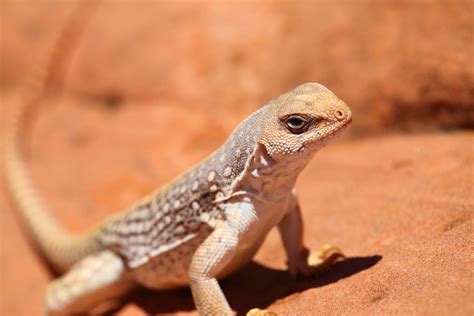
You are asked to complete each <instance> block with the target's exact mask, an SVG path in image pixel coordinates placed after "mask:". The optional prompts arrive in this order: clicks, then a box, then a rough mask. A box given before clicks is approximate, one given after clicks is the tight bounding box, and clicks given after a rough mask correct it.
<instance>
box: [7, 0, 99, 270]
mask: <svg viewBox="0 0 474 316" xmlns="http://www.w3.org/2000/svg"><path fill="white" fill-rule="evenodd" d="M95 4H96V2H94V3H91V2H90V1H85V2H82V1H81V2H79V4H78V5H77V6H76V7H75V8H74V9H73V11H72V13H71V14H70V16H69V17H68V19H67V21H66V23H65V25H64V27H63V28H62V29H61V30H59V31H58V32H57V34H56V38H55V42H54V43H55V44H54V45H52V47H51V50H50V51H49V52H48V53H47V54H45V60H44V62H43V63H38V64H39V67H38V69H36V71H34V72H33V76H32V78H31V81H30V82H28V83H27V84H26V86H25V90H24V93H22V94H21V102H17V103H16V104H15V106H14V107H13V106H11V107H10V110H11V111H10V112H11V113H9V115H8V116H7V117H6V118H5V131H4V136H5V139H4V142H3V145H4V148H3V154H4V155H3V156H4V157H3V158H4V159H3V163H4V177H5V183H6V186H7V189H8V191H9V193H10V195H11V198H12V201H13V203H14V206H15V209H16V210H17V213H18V215H19V217H20V219H21V220H22V222H23V223H24V225H25V228H26V231H27V232H28V234H29V237H30V239H31V240H32V242H33V243H34V244H35V246H37V247H38V248H39V250H40V252H41V254H42V255H44V257H45V258H46V259H47V260H48V261H49V262H50V264H51V265H52V267H53V268H54V269H55V270H56V271H57V272H63V271H65V270H67V269H68V268H69V267H70V266H71V265H72V264H73V263H74V262H76V261H78V260H79V259H81V258H83V257H85V256H86V255H88V254H90V253H92V252H95V251H97V250H99V249H102V248H103V246H102V244H101V243H100V241H99V236H98V229H94V230H92V231H90V232H88V233H85V234H83V235H74V234H71V233H69V232H67V231H66V230H65V229H64V228H63V227H62V226H61V225H60V224H59V223H58V222H57V221H56V220H55V219H54V218H53V216H52V215H51V212H50V211H49V210H48V208H47V207H46V206H45V204H44V203H43V201H42V200H41V197H40V196H39V195H38V194H37V192H36V191H35V189H34V186H33V184H32V181H31V177H30V174H29V171H28V168H27V166H26V164H25V161H24V157H23V152H22V148H21V146H20V140H21V138H23V133H24V131H25V129H26V126H27V123H28V117H29V116H30V114H31V112H32V110H33V109H34V108H36V107H38V106H39V104H40V102H41V100H42V98H43V97H44V96H45V95H46V94H47V92H48V89H50V88H51V84H52V83H54V82H53V81H54V79H57V78H55V77H57V76H58V70H62V72H63V73H64V68H65V67H64V64H65V60H66V59H67V58H66V57H69V56H70V55H71V53H72V51H73V46H74V44H75V43H76V42H77V39H78V38H79V36H80V34H81V33H82V31H83V29H84V26H85V24H86V23H85V22H86V20H87V19H88V18H89V17H90V16H91V13H92V10H93V9H94V8H95V7H96V6H95Z"/></svg>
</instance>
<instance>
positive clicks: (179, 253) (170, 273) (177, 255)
mask: <svg viewBox="0 0 474 316" xmlns="http://www.w3.org/2000/svg"><path fill="white" fill-rule="evenodd" d="M206 237H207V235H198V236H196V237H195V238H193V239H190V240H188V241H187V242H185V243H183V244H181V245H179V246H177V247H175V248H172V249H170V250H168V251H166V252H163V253H160V254H159V255H157V256H154V257H151V258H150V259H149V260H148V261H147V262H145V263H143V264H141V265H139V266H138V267H135V268H133V269H131V274H132V276H133V278H134V279H135V281H137V282H138V283H139V284H141V285H143V286H145V287H147V288H150V289H156V290H160V289H173V288H180V287H185V286H188V285H189V276H188V270H189V265H190V264H191V259H192V257H193V254H194V253H195V252H196V250H197V248H198V247H199V245H200V244H201V243H202V242H203V241H204V239H206Z"/></svg>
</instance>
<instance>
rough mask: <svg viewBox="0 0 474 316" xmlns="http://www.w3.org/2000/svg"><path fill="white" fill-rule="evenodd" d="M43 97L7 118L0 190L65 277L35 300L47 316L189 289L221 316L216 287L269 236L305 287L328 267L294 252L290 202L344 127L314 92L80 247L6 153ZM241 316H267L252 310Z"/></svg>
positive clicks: (276, 109) (17, 153) (280, 108)
mask: <svg viewBox="0 0 474 316" xmlns="http://www.w3.org/2000/svg"><path fill="white" fill-rule="evenodd" d="M49 68H51V66H49ZM48 71H51V70H48ZM43 77H45V76H43ZM44 88H45V87H44V86H41V84H40V87H39V88H36V93H35V94H34V97H31V99H32V100H33V101H31V100H29V101H28V102H24V104H22V105H20V106H18V107H17V108H16V109H15V111H14V113H13V114H12V115H11V116H10V120H9V124H8V125H7V130H6V133H5V135H6V140H5V146H4V158H5V159H4V162H5V176H6V183H7V186H8V188H9V191H10V193H11V195H12V197H13V201H14V202H15V206H16V209H17V210H18V213H19V214H20V217H21V218H22V219H23V221H24V222H25V225H26V227H27V230H28V232H29V233H30V236H31V237H32V239H33V241H34V242H35V243H36V245H37V246H38V247H39V249H40V250H41V251H42V253H43V254H44V256H45V257H46V258H47V259H48V260H49V261H50V262H51V264H52V265H53V266H54V267H55V268H56V269H57V270H58V271H62V272H64V271H67V270H68V271H67V272H66V273H65V274H64V275H63V276H61V277H59V278H58V279H56V280H54V281H53V282H52V283H51V284H50V285H49V286H48V288H47V291H46V298H45V308H46V311H47V312H48V313H50V314H56V313H81V312H87V311H89V310H91V309H92V308H93V307H95V306H96V305H98V304H99V303H100V302H102V301H106V300H108V299H112V298H115V297H118V296H120V295H123V294H125V293H126V292H128V291H130V290H131V289H132V288H134V287H135V286H136V285H137V284H139V285H144V286H146V287H148V288H152V289H171V288H177V287H183V286H188V285H190V286H191V291H192V294H193V298H194V302H195V304H196V307H197V309H198V311H199V313H200V314H202V315H230V314H233V312H232V309H231V307H230V306H229V304H228V303H227V300H226V298H225V297H224V294H223V293H222V290H221V289H220V287H219V284H218V282H217V280H218V279H220V278H222V277H225V276H227V275H229V274H230V273H232V272H234V271H236V270H237V269H238V268H240V267H242V266H243V265H244V264H246V263H247V262H248V261H249V260H250V259H251V258H252V256H253V255H254V254H255V252H256V251H257V250H258V248H259V246H260V245H261V244H262V242H263V240H264V238H265V236H266V234H267V233H268V231H269V230H270V229H271V228H272V227H274V226H278V229H279V231H280V233H281V237H282V240H283V246H284V248H285V250H286V253H287V256H288V266H289V270H290V272H291V273H294V274H296V273H301V274H304V275H310V274H312V273H313V272H314V271H315V269H317V268H318V267H320V266H321V265H322V264H328V263H331V261H333V260H334V258H335V257H337V253H336V252H335V251H334V249H332V248H326V249H324V250H323V251H322V252H321V253H319V254H318V253H316V252H310V251H308V250H307V248H306V247H305V246H304V245H303V241H302V230H303V224H302V218H301V213H300V208H299V204H298V200H297V197H296V195H295V191H294V186H295V182H296V179H297V177H298V175H299V174H300V172H301V171H302V170H303V169H304V167H305V166H306V165H307V164H308V162H309V161H310V160H311V158H312V157H313V156H314V154H315V153H316V152H317V151H318V150H319V149H321V148H322V147H323V146H324V145H326V144H327V143H328V142H329V141H330V140H331V139H333V138H334V136H336V135H338V134H340V132H341V131H342V130H344V129H345V128H346V127H347V126H348V125H349V123H350V122H351V119H352V114H351V111H350V109H349V107H348V106H347V105H346V104H345V103H344V102H342V101H341V100H340V99H338V98H337V97H336V96H335V95H334V94H333V93H332V92H331V91H329V90H328V89H327V88H325V87H324V86H322V85H320V84H317V83H306V84H302V85H300V86H298V87H296V88H295V89H294V90H292V91H290V92H288V93H285V94H283V95H281V96H279V97H278V98H276V99H274V100H273V101H271V102H269V103H267V104H266V105H264V106H263V107H261V108H260V109H259V110H257V111H256V112H254V113H253V114H251V115H250V116H249V117H248V118H246V119H245V120H244V121H243V122H242V123H241V124H239V125H238V126H237V128H236V129H235V130H234V131H233V132H232V134H231V135H230V136H229V138H228V139H227V141H226V142H225V143H224V144H223V145H222V146H221V147H220V148H219V149H218V150H217V151H215V152H214V153H213V154H211V155H210V156H209V157H208V158H207V159H205V160H204V161H203V162H201V163H199V164H197V165H195V166H194V167H192V168H191V169H190V170H188V171H187V172H185V173H184V174H183V175H181V176H179V177H178V178H176V179H175V180H174V181H172V182H171V183H170V184H168V185H167V186H165V187H163V188H160V189H158V190H157V191H156V192H154V193H152V194H150V195H149V196H147V197H145V198H143V199H142V200H140V201H138V202H137V203H136V204H134V205H132V206H131V207H130V208H129V209H127V210H126V211H124V212H122V213H120V214H119V215H116V216H113V217H111V218H109V219H107V220H105V221H104V223H103V224H102V225H100V226H99V227H98V228H95V229H93V230H91V231H90V232H89V233H86V234H84V235H80V236H73V235H71V234H70V233H68V232H66V231H65V230H63V228H62V227H61V226H60V225H58V224H57V223H56V222H55V220H54V219H53V218H51V217H50V216H49V215H48V214H49V212H48V210H47V209H46V208H45V207H44V206H43V203H42V202H41V201H40V199H39V197H38V196H37V195H36V194H35V192H34V190H33V188H32V186H31V183H30V179H29V177H28V172H27V171H26V167H25V165H24V162H23V160H22V157H21V150H20V148H19V145H18V143H19V138H20V136H19V135H20V132H21V129H22V126H23V123H24V121H25V116H26V112H27V108H28V107H31V106H33V104H34V103H36V101H35V100H39V97H38V95H41V94H42V93H43V90H44ZM335 254H336V256H335ZM249 315H269V314H268V313H267V312H266V311H262V310H258V309H253V310H251V311H250V312H249Z"/></svg>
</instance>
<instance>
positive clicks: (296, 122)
mask: <svg viewBox="0 0 474 316" xmlns="http://www.w3.org/2000/svg"><path fill="white" fill-rule="evenodd" d="M284 122H285V124H286V126H287V127H288V129H289V131H290V132H291V133H293V134H301V133H304V132H306V131H307V130H308V128H309V122H308V120H307V119H305V118H304V117H302V116H300V115H290V116H288V117H287V118H286V119H285V120H284Z"/></svg>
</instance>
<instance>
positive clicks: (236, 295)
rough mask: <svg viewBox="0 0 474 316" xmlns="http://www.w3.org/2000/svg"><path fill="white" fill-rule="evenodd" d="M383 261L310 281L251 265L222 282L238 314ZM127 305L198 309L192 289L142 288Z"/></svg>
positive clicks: (348, 266) (349, 264)
mask: <svg viewBox="0 0 474 316" xmlns="http://www.w3.org/2000/svg"><path fill="white" fill-rule="evenodd" d="M381 259H382V257H381V256H379V255H374V256H369V257H352V258H347V259H346V260H343V261H339V262H337V263H335V264H334V265H333V266H332V268H331V269H330V270H329V271H327V272H325V273H322V274H319V275H317V276H314V277H309V278H303V277H298V278H296V279H295V278H292V277H291V276H290V274H289V273H288V272H287V271H283V270H275V269H270V268H267V267H264V266H262V265H260V264H257V263H255V262H251V263H249V264H248V265H247V266H245V267H244V268H243V269H242V270H240V271H239V272H238V273H236V274H234V275H232V276H231V277H229V278H227V279H225V280H223V281H221V282H220V284H221V286H222V289H223V291H224V293H225V295H226V297H227V299H228V300H229V303H230V305H231V307H232V308H233V309H234V310H236V311H237V312H238V315H245V313H246V312H247V311H248V310H249V309H251V308H254V307H259V308H264V307H266V306H268V305H270V304H271V303H273V302H275V301H276V300H278V299H281V298H284V297H287V296H289V295H291V294H293V293H298V292H302V291H304V290H306V289H312V288H318V287H323V286H325V285H328V284H331V283H335V282H337V281H339V280H341V279H344V278H347V277H350V276H352V275H354V274H356V273H359V272H361V271H364V270H367V269H369V268H371V267H372V266H374V265H375V264H377V263H378V262H379V261H380V260H381ZM126 302H132V303H134V304H136V305H137V306H138V307H139V308H141V309H142V310H143V311H144V313H146V314H169V313H173V312H178V311H192V310H194V303H193V299H192V296H191V292H190V290H189V289H183V290H176V291H159V292H157V291H149V290H146V289H140V290H137V291H136V292H134V293H133V294H131V295H130V296H129V297H128V298H127V299H126Z"/></svg>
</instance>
